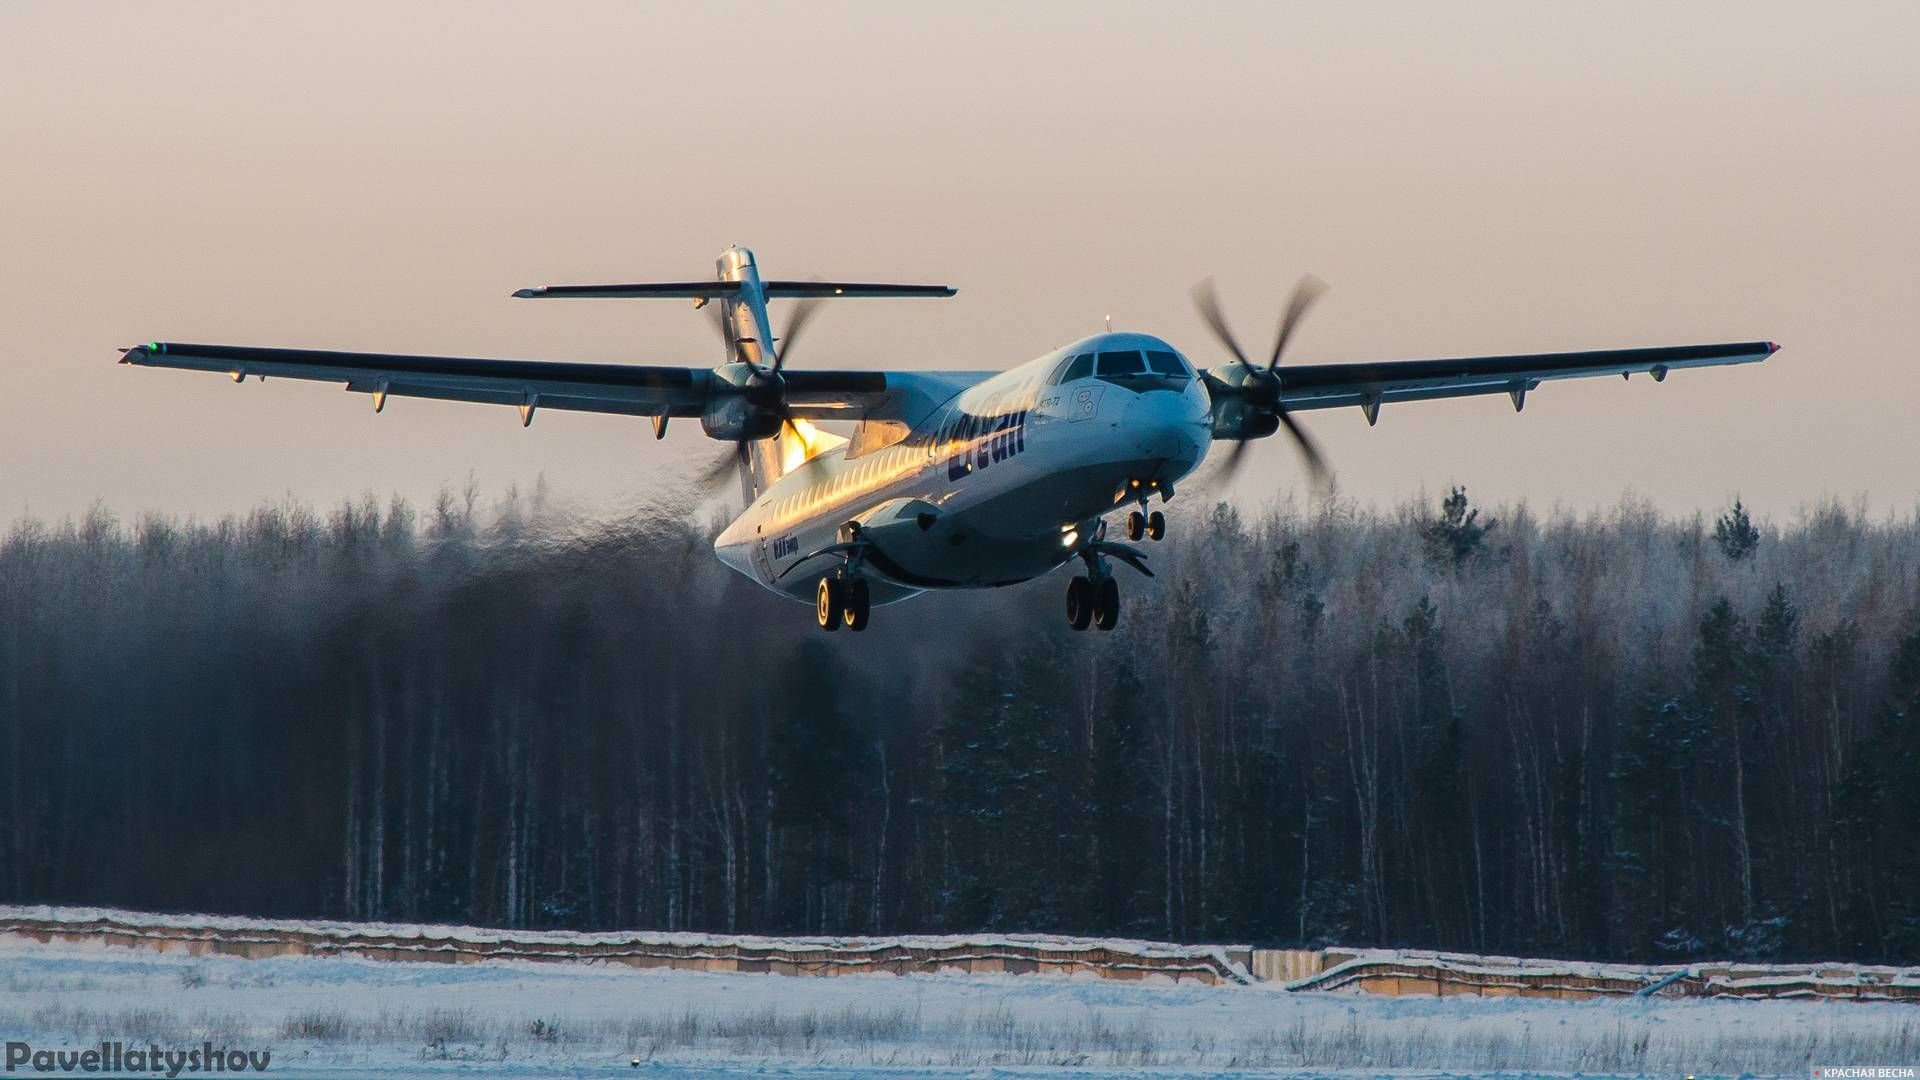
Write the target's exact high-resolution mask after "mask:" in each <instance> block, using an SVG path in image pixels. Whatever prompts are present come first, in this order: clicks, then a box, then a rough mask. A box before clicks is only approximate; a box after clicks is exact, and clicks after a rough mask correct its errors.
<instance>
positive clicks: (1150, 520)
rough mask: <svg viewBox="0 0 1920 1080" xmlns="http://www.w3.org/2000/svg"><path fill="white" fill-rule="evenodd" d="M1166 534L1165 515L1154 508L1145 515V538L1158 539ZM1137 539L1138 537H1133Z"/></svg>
mask: <svg viewBox="0 0 1920 1080" xmlns="http://www.w3.org/2000/svg"><path fill="white" fill-rule="evenodd" d="M1165 535H1167V515H1165V514H1163V513H1161V512H1160V511H1158V510H1155V511H1154V512H1153V513H1151V514H1148V515H1147V539H1149V540H1158V539H1160V538H1161V537H1163V536H1165ZM1134 539H1136V540H1138V539H1139V537H1137V536H1136V537H1134Z"/></svg>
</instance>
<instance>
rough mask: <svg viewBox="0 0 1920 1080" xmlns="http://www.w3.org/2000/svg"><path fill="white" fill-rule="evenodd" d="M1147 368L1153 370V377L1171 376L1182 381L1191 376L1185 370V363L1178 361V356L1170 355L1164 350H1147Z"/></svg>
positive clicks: (1190, 373)
mask: <svg viewBox="0 0 1920 1080" xmlns="http://www.w3.org/2000/svg"><path fill="white" fill-rule="evenodd" d="M1147 367H1149V368H1151V369H1153V373H1154V374H1155V375H1171V376H1173V377H1174V378H1177V379H1184V378H1186V377H1188V376H1190V375H1192V374H1193V373H1192V372H1191V371H1188V370H1187V364H1186V361H1184V360H1182V359H1180V356H1179V354H1177V353H1170V352H1168V351H1166V350H1165V349H1148V350H1147Z"/></svg>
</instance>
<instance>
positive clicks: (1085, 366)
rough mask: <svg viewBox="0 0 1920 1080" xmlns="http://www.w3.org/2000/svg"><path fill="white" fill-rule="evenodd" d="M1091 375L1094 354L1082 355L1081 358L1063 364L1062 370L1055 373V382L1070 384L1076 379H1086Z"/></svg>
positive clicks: (1077, 357)
mask: <svg viewBox="0 0 1920 1080" xmlns="http://www.w3.org/2000/svg"><path fill="white" fill-rule="evenodd" d="M1091 374H1093V354H1092V353H1081V354H1080V355H1079V356H1076V357H1074V358H1073V359H1071V360H1069V361H1067V362H1066V363H1065V364H1063V365H1062V366H1061V368H1060V370H1059V371H1058V372H1056V373H1055V375H1054V379H1053V381H1054V382H1056V383H1069V382H1073V381H1074V380H1076V379H1084V378H1086V377H1087V376H1089V375H1091Z"/></svg>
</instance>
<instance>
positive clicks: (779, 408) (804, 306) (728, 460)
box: [697, 296, 820, 488]
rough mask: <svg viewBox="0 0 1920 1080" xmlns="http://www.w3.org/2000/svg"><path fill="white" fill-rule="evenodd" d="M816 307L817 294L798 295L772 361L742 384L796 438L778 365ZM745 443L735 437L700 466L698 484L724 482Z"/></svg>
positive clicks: (708, 485)
mask: <svg viewBox="0 0 1920 1080" xmlns="http://www.w3.org/2000/svg"><path fill="white" fill-rule="evenodd" d="M819 308H820V298H819V297H815V296H805V297H801V298H800V299H799V300H798V301H796V302H795V303H794V306H793V314H792V315H790V316H789V317H788V319H787V328H786V332H785V333H783V334H781V335H779V336H778V337H776V338H774V340H773V346H774V347H773V348H771V349H769V350H768V351H769V352H770V353H772V355H773V363H772V364H771V365H769V366H767V367H760V366H758V365H754V370H753V373H752V374H751V375H749V376H748V377H747V383H746V386H745V387H743V390H744V392H745V394H746V398H747V400H748V401H750V402H752V403H753V406H754V408H756V409H761V410H764V411H766V412H770V413H773V414H774V415H776V416H778V417H779V418H780V426H781V427H784V428H786V429H787V431H789V432H791V433H792V435H793V437H794V438H795V439H802V436H801V434H800V429H799V428H798V427H795V426H794V423H793V411H792V410H791V409H789V408H788V407H787V402H786V380H785V379H783V378H781V377H780V369H781V367H783V366H784V365H785V364H786V362H787V357H788V356H790V355H791V354H792V353H793V344H794V342H795V341H797V340H798V339H799V337H800V332H801V331H802V330H804V329H806V326H807V323H808V322H809V321H811V320H812V318H813V316H814V313H815V312H817V311H818V310H819ZM718 325H719V324H716V326H718ZM725 334H726V331H725V328H724V327H721V335H722V337H724V336H725ZM802 441H804V439H802ZM746 447H747V440H746V439H745V438H741V439H737V440H735V441H734V443H733V445H731V446H729V447H728V448H727V451H726V453H724V454H722V455H721V456H720V457H719V458H718V459H717V460H715V461H714V463H713V464H711V465H709V466H707V467H706V468H705V469H703V470H701V472H700V475H699V477H698V478H697V482H698V483H699V485H700V486H701V487H702V488H718V487H720V486H721V485H722V484H724V483H726V482H727V479H728V478H729V477H731V476H732V475H733V471H734V466H735V465H736V464H737V463H739V462H742V461H745V460H746Z"/></svg>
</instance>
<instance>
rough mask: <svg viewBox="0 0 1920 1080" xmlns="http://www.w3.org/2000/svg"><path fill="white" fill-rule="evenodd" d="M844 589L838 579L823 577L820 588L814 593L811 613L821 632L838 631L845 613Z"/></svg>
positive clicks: (845, 598)
mask: <svg viewBox="0 0 1920 1080" xmlns="http://www.w3.org/2000/svg"><path fill="white" fill-rule="evenodd" d="M846 607H847V597H846V589H845V587H844V586H842V585H841V584H840V579H839V578H835V577H823V578H821V579H820V588H819V590H818V591H817V592H815V593H814V601H813V613H814V616H815V618H817V619H818V620H819V622H820V629H822V630H838V629H840V618H841V616H842V615H843V614H845V612H846Z"/></svg>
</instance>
